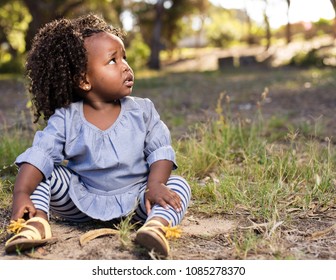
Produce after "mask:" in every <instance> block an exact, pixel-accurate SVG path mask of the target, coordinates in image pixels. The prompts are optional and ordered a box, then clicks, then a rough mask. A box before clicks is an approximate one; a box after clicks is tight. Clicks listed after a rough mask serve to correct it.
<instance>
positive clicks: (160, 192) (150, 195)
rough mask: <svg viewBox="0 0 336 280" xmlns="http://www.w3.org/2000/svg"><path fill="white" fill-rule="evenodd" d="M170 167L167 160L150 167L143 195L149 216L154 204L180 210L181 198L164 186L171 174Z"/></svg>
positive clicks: (171, 163) (171, 165) (170, 162)
mask: <svg viewBox="0 0 336 280" xmlns="http://www.w3.org/2000/svg"><path fill="white" fill-rule="evenodd" d="M172 167H173V162H172V161H169V160H159V161H156V162H154V163H153V164H152V165H151V166H150V172H149V175H148V181H147V192H146V194H145V204H146V210H147V214H149V212H150V210H151V208H152V204H155V203H157V204H160V205H161V206H162V207H165V208H168V205H170V206H172V207H173V208H174V209H175V210H176V211H180V210H181V198H180V197H179V196H178V194H177V193H175V192H174V191H172V190H170V189H169V188H168V187H166V185H165V184H166V183H167V181H168V179H169V176H170V174H171V170H172Z"/></svg>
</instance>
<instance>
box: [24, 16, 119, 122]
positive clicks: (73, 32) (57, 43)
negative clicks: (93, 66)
mask: <svg viewBox="0 0 336 280" xmlns="http://www.w3.org/2000/svg"><path fill="white" fill-rule="evenodd" d="M99 32H109V33H112V34H114V35H116V36H118V37H120V38H121V39H123V36H124V33H123V32H122V31H121V30H120V29H117V28H114V27H112V26H110V25H108V24H107V23H106V22H105V21H104V20H103V19H102V18H100V17H98V16H97V15H94V14H89V15H86V16H81V17H79V18H76V19H72V20H70V19H64V18H62V19H58V20H54V21H52V22H50V23H47V24H46V25H45V26H44V27H42V28H41V29H40V30H39V31H38V33H37V34H36V35H35V37H34V39H33V42H32V48H31V50H30V52H29V53H28V57H27V62H26V76H27V78H28V83H29V84H28V90H29V92H30V94H31V97H32V104H33V109H34V117H35V120H34V122H35V123H36V122H38V120H39V118H40V117H41V116H42V117H43V119H44V120H48V119H49V117H50V116H51V115H52V114H54V112H55V110H56V109H57V108H61V107H66V106H68V105H70V104H71V103H72V102H76V101H79V100H81V99H82V98H83V97H82V95H81V94H79V84H80V81H82V80H83V78H84V77H85V74H86V67H87V52H86V49H85V47H84V39H85V38H87V37H90V36H92V35H93V34H96V33H99Z"/></svg>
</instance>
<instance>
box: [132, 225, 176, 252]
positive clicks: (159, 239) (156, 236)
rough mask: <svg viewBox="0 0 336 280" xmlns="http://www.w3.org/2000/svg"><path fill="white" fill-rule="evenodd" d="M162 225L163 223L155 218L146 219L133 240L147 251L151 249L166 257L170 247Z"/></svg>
mask: <svg viewBox="0 0 336 280" xmlns="http://www.w3.org/2000/svg"><path fill="white" fill-rule="evenodd" d="M163 227H164V224H162V223H161V222H159V221H157V220H150V221H148V222H147V223H145V224H144V225H143V226H142V227H141V228H140V229H139V230H138V232H137V234H136V237H135V242H137V243H138V244H139V245H141V246H143V247H145V248H146V249H147V250H149V251H151V250H153V251H154V252H156V253H157V254H159V255H162V256H164V257H167V256H168V254H169V250H170V248H169V243H168V241H167V239H166V237H165V234H164V231H163Z"/></svg>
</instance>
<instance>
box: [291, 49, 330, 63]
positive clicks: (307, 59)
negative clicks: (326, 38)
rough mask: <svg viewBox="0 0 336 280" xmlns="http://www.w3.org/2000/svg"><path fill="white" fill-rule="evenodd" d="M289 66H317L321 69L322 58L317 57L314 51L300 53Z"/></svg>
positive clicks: (292, 59)
mask: <svg viewBox="0 0 336 280" xmlns="http://www.w3.org/2000/svg"><path fill="white" fill-rule="evenodd" d="M289 65H294V66H300V67H310V66H317V67H321V66H323V65H324V63H323V57H321V56H319V55H318V52H317V50H316V49H312V50H310V51H308V52H306V51H301V52H298V53H297V54H296V55H294V56H293V57H292V58H291V60H290V62H289Z"/></svg>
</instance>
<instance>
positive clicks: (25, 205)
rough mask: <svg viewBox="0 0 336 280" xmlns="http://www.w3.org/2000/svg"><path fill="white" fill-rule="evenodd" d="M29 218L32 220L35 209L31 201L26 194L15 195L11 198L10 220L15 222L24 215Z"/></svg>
mask: <svg viewBox="0 0 336 280" xmlns="http://www.w3.org/2000/svg"><path fill="white" fill-rule="evenodd" d="M27 213H28V216H29V218H33V217H34V216H35V214H36V208H35V206H34V204H33V202H32V201H31V199H30V197H29V195H28V194H25V193H22V192H20V193H16V194H15V195H14V198H13V212H12V217H11V219H12V220H17V219H19V218H22V217H23V216H24V215H27Z"/></svg>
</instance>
